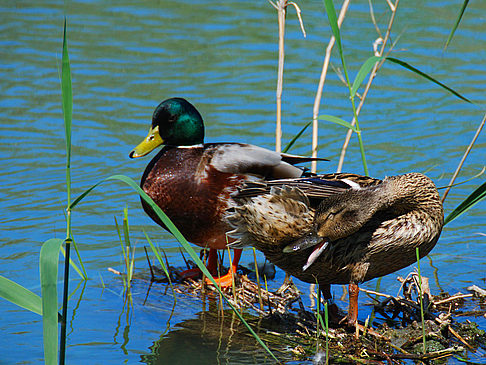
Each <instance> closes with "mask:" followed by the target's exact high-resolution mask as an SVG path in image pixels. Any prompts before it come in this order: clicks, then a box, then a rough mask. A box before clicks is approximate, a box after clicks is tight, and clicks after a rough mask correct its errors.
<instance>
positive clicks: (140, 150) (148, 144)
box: [129, 126, 164, 158]
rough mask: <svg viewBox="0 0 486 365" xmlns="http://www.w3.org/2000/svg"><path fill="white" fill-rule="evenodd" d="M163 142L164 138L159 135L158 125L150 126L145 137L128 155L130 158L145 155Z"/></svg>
mask: <svg viewBox="0 0 486 365" xmlns="http://www.w3.org/2000/svg"><path fill="white" fill-rule="evenodd" d="M163 143H164V140H163V139H162V137H160V134H159V127H158V126H156V127H155V128H150V130H149V132H148V134H147V137H145V139H144V140H143V141H142V142H141V143H140V144H139V145H138V146H137V147H135V148H134V149H133V150H132V151H131V152H130V154H129V156H130V158H137V157H142V156H145V155H146V154H148V153H150V152H152V151H153V150H154V149H155V148H157V147H159V146H160V145H161V144H163Z"/></svg>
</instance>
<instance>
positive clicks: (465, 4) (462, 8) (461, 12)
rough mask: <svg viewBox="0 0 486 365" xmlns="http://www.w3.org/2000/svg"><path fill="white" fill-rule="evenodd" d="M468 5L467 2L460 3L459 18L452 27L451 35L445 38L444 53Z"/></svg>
mask: <svg viewBox="0 0 486 365" xmlns="http://www.w3.org/2000/svg"><path fill="white" fill-rule="evenodd" d="M468 3H469V0H464V2H463V3H462V7H461V10H460V11H459V16H458V17H457V19H456V22H455V23H454V26H453V27H452V30H451V33H450V34H449V37H447V41H446V44H445V46H444V51H445V49H446V48H447V46H449V43H451V41H452V37H454V33H455V32H456V29H457V27H458V26H459V23H460V22H461V19H462V16H463V15H464V12H465V11H466V8H467V4H468Z"/></svg>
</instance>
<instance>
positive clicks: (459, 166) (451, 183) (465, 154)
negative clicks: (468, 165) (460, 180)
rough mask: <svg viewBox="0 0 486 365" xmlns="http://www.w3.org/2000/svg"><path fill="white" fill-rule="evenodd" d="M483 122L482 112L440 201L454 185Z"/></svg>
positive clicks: (485, 120)
mask: <svg viewBox="0 0 486 365" xmlns="http://www.w3.org/2000/svg"><path fill="white" fill-rule="evenodd" d="M485 122H486V114H484V117H483V120H482V121H481V123H479V127H478V129H477V130H476V134H475V135H474V137H473V139H472V141H471V143H469V146H467V148H466V151H465V152H464V155H463V156H462V159H461V161H460V162H459V165H458V166H457V169H456V171H455V172H454V175H452V178H451V181H449V186H448V187H447V189H446V191H444V195H443V196H442V203H444V201H445V198H446V197H447V194H449V190H451V187H452V185H454V181H456V178H457V175H459V171H461V168H462V165H463V164H464V161H466V158H467V156H468V155H469V152H471V149H472V148H473V146H474V143H475V142H476V139H478V137H479V134H480V133H481V130H482V129H483V127H484V123H485Z"/></svg>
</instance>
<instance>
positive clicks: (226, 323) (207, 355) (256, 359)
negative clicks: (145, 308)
mask: <svg viewBox="0 0 486 365" xmlns="http://www.w3.org/2000/svg"><path fill="white" fill-rule="evenodd" d="M251 322H256V318H253V320H252V321H251ZM253 326H254V324H253ZM150 350H151V354H150V355H142V357H141V358H142V362H144V363H147V364H230V363H231V364H233V363H238V364H265V363H273V362H272V361H271V360H270V359H269V356H268V354H267V353H266V352H265V351H264V350H263V349H262V348H261V346H260V345H259V344H258V343H257V342H256V340H255V339H254V338H253V337H252V336H251V335H250V334H249V333H248V330H247V329H246V327H245V326H244V325H243V324H241V322H240V321H239V319H238V318H237V317H236V315H235V314H234V313H233V312H232V311H225V312H224V316H221V314H220V312H219V311H218V310H217V308H216V307H214V308H212V309H210V310H208V311H204V312H199V313H197V314H196V315H195V318H192V319H189V320H185V321H183V322H180V323H178V324H177V325H176V326H175V328H174V329H173V330H172V331H170V332H169V333H168V334H167V335H166V336H161V337H160V339H158V340H157V341H155V342H154V344H153V345H152V346H151V347H150Z"/></svg>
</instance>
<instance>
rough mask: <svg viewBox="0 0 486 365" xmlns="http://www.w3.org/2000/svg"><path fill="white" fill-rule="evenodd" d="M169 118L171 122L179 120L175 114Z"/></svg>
mask: <svg viewBox="0 0 486 365" xmlns="http://www.w3.org/2000/svg"><path fill="white" fill-rule="evenodd" d="M168 120H169V123H174V122H175V121H176V120H177V117H176V116H174V115H173V116H171V117H169V119H168Z"/></svg>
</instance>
